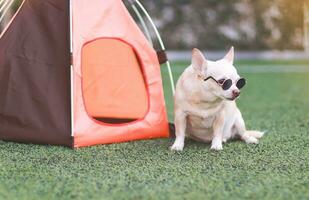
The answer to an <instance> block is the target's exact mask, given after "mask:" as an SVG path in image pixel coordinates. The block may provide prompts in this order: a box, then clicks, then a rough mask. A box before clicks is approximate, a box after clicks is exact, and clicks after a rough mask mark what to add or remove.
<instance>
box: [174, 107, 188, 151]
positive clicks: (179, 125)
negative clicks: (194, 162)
mask: <svg viewBox="0 0 309 200" xmlns="http://www.w3.org/2000/svg"><path fill="white" fill-rule="evenodd" d="M186 118H187V114H186V113H185V112H183V111H182V110H176V111H175V128H176V140H175V142H174V144H173V146H172V147H171V150H175V151H182V150H183V147H184V144H185V132H186V125H187V119H186Z"/></svg>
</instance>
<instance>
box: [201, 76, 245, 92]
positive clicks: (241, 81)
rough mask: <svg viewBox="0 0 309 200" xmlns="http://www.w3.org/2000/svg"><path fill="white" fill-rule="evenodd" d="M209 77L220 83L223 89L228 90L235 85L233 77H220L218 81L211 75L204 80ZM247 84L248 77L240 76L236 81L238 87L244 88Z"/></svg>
mask: <svg viewBox="0 0 309 200" xmlns="http://www.w3.org/2000/svg"><path fill="white" fill-rule="evenodd" d="M208 79H212V80H214V81H215V82H216V83H217V84H218V85H220V86H221V87H222V89H223V90H228V89H229V88H230V87H231V86H232V85H233V81H232V80H231V79H220V80H219V81H217V80H216V79H214V77H212V76H209V77H207V78H205V79H204V81H207V80H208ZM245 85H246V79H244V78H240V79H238V80H237V82H236V87H237V88H238V89H241V88H243V87H244V86H245Z"/></svg>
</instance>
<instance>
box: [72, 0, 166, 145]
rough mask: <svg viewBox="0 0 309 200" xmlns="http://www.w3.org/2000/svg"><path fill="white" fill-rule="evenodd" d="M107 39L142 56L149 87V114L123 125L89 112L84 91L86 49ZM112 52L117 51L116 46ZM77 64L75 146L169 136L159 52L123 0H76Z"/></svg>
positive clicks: (147, 86)
mask: <svg viewBox="0 0 309 200" xmlns="http://www.w3.org/2000/svg"><path fill="white" fill-rule="evenodd" d="M94 13H95V14H94ZM103 38H105V39H115V40H119V41H121V42H124V43H126V44H128V45H130V46H131V47H132V49H134V51H135V53H136V55H137V57H138V59H139V62H140V65H141V68H142V71H143V76H144V77H143V78H144V81H145V85H146V90H147V96H148V109H147V112H146V114H145V116H144V117H143V118H141V119H138V120H137V121H134V122H129V123H124V124H120V125H118V124H108V123H103V122H99V121H96V120H94V119H93V118H92V117H91V116H90V115H89V114H88V113H87V110H86V106H85V102H84V94H83V91H82V84H83V73H82V68H83V66H82V57H83V55H82V49H83V47H84V46H85V44H87V43H88V42H90V41H93V40H96V39H103ZM110 51H111V52H113V53H114V54H117V51H115V49H110ZM88 59H89V58H88ZM90 59H91V58H90ZM73 66H74V90H73V92H74V147H81V146H90V145H97V144H107V143H114V142H125V141H130V140H136V139H149V138H156V137H168V135H169V130H168V121H167V115H166V109H165V102H164V96H163V87H162V80H161V74H160V65H159V62H158V59H157V55H156V52H155V51H154V49H153V48H152V47H151V46H150V45H149V43H148V41H147V40H146V38H145V36H144V35H143V33H142V32H141V31H140V29H139V28H138V26H137V25H136V23H135V22H134V20H133V19H132V17H131V16H130V14H129V13H128V11H127V9H126V7H125V6H124V4H123V2H122V1H121V0H104V1H102V0H91V4H89V0H75V1H73ZM114 78H117V77H114ZM102 87H104V85H103V86H102ZM102 101H104V99H102Z"/></svg>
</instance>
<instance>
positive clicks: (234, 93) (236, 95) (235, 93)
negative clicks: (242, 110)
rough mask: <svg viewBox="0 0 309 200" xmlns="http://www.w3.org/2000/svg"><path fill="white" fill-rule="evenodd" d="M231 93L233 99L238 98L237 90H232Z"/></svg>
mask: <svg viewBox="0 0 309 200" xmlns="http://www.w3.org/2000/svg"><path fill="white" fill-rule="evenodd" d="M232 93H233V96H234V97H238V96H239V95H240V91H239V90H233V91H232Z"/></svg>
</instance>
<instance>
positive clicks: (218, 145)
mask: <svg viewBox="0 0 309 200" xmlns="http://www.w3.org/2000/svg"><path fill="white" fill-rule="evenodd" d="M223 128H224V114H223V113H222V112H221V113H220V114H218V116H217V117H216V118H215V120H214V122H213V135H214V136H213V138H212V142H211V148H210V149H212V150H216V151H219V150H222V149H223V147H222V139H223Z"/></svg>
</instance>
